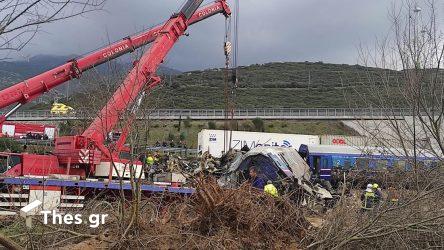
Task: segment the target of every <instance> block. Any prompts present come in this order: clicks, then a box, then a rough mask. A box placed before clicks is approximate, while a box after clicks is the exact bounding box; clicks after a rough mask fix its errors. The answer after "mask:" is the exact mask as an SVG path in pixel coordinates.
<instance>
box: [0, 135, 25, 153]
mask: <svg viewBox="0 0 444 250" xmlns="http://www.w3.org/2000/svg"><path fill="white" fill-rule="evenodd" d="M0 151H10V152H14V153H19V152H22V151H23V147H22V146H21V145H20V143H18V142H17V141H15V140H14V139H11V138H0Z"/></svg>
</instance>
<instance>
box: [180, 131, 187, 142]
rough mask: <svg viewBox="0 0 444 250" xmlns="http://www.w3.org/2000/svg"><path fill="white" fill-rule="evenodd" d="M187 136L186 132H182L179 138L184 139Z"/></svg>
mask: <svg viewBox="0 0 444 250" xmlns="http://www.w3.org/2000/svg"><path fill="white" fill-rule="evenodd" d="M186 138H187V134H186V133H185V132H182V133H180V135H179V140H181V141H183V140H185V139H186Z"/></svg>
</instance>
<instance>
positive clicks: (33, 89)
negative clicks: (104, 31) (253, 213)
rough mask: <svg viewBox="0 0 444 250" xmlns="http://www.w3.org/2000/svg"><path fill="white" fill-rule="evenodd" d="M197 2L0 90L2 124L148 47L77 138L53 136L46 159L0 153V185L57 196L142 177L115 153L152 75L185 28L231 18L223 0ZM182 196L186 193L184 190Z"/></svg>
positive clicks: (190, 1) (156, 80) (139, 166)
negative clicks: (116, 134)
mask: <svg viewBox="0 0 444 250" xmlns="http://www.w3.org/2000/svg"><path fill="white" fill-rule="evenodd" d="M202 2H203V0H188V1H187V2H186V3H185V5H183V7H182V8H181V10H180V11H179V12H178V13H175V14H173V15H172V16H171V17H170V19H169V20H167V21H166V22H165V23H164V24H162V25H160V26H157V27H154V28H153V29H151V30H148V31H145V32H142V33H140V34H138V35H135V36H131V37H127V38H125V39H123V40H122V41H119V42H117V43H115V44H112V45H110V46H107V47H105V48H103V49H100V50H98V51H96V52H93V53H91V54H89V55H86V56H85V57H82V58H79V59H76V60H71V61H69V62H67V63H66V64H64V65H62V66H59V67H56V68H54V69H51V70H49V71H47V72H44V73H42V74H40V75H38V76H35V77H32V78H30V79H28V80H25V81H23V82H20V83H18V84H15V85H13V86H11V87H8V88H6V89H4V90H2V91H0V108H4V107H6V106H9V105H12V104H15V106H14V107H13V108H12V109H11V110H10V111H9V112H7V113H5V114H4V115H3V116H2V117H0V122H3V121H5V120H6V119H7V118H8V117H9V116H10V115H11V114H12V113H14V112H15V111H16V110H17V109H19V108H20V107H21V106H22V105H23V104H25V103H28V102H29V101H31V100H33V99H35V98H36V97H38V96H39V95H41V94H43V93H45V92H47V91H49V90H51V89H52V88H54V87H56V86H58V85H60V84H62V83H64V82H67V81H69V80H71V79H73V78H79V77H81V74H82V72H84V71H86V70H88V69H90V68H93V67H95V66H97V65H99V64H102V63H104V62H106V61H108V60H111V59H114V58H117V57H119V56H121V55H123V54H125V53H129V52H132V51H134V50H135V49H136V48H139V47H141V46H143V45H146V44H149V43H152V45H151V47H150V48H149V49H148V50H147V51H146V52H144V53H143V55H142V56H141V58H140V59H139V60H138V61H137V62H135V63H134V67H133V68H132V69H131V71H130V72H129V73H128V75H127V77H126V78H125V79H124V81H123V83H122V84H121V85H120V86H119V87H118V89H117V90H116V91H115V93H114V94H113V96H112V97H111V98H110V100H109V101H108V102H107V104H106V105H105V106H104V107H103V108H102V110H101V111H100V112H99V114H98V115H97V116H96V118H95V119H94V120H93V122H92V123H91V124H90V125H89V127H88V128H87V129H86V130H85V131H84V132H83V133H82V134H80V135H72V136H61V137H56V138H55V146H54V150H53V152H52V154H49V155H40V154H27V153H22V154H16V153H8V152H3V153H0V164H1V165H0V171H1V172H2V173H1V174H2V177H1V178H0V182H2V183H3V184H5V185H9V186H18V185H21V186H24V185H26V186H28V187H30V189H31V190H32V189H33V188H32V187H36V186H40V187H38V188H35V189H37V190H42V188H41V186H44V188H43V189H44V190H45V189H48V188H49V187H48V186H50V188H52V189H55V191H57V192H60V188H61V187H78V188H80V187H84V188H98V189H101V188H104V187H106V188H112V187H113V185H112V179H113V178H114V177H116V176H119V177H124V178H125V177H129V175H130V172H131V173H134V174H135V175H140V176H143V173H142V172H143V171H142V163H141V162H139V161H136V162H130V161H129V160H127V159H121V158H120V157H119V152H120V151H121V150H122V147H123V145H124V143H125V140H126V137H127V134H128V130H129V128H130V126H131V122H132V119H134V114H135V113H136V112H137V109H138V107H139V106H140V104H141V101H142V99H143V98H144V96H145V95H146V93H147V91H149V90H151V89H152V88H155V87H156V86H157V85H159V83H160V78H159V77H158V76H156V70H157V69H158V67H159V65H160V64H161V63H162V62H163V60H164V58H165V56H166V55H167V54H168V52H169V51H170V50H171V49H172V48H173V46H174V45H175V43H176V42H177V41H178V39H179V38H180V37H181V36H182V35H184V34H185V31H186V30H187V28H188V26H189V25H192V24H195V23H197V22H199V21H202V20H204V19H206V18H208V17H211V16H213V15H216V14H218V13H222V14H223V15H225V17H229V16H230V14H231V11H230V9H229V7H228V5H227V4H226V1H225V0H217V1H216V2H214V3H212V4H210V5H208V6H205V7H202V8H201V9H198V8H199V6H200V5H201V4H202ZM123 117H125V123H126V125H125V126H124V130H123V132H122V135H121V136H120V138H119V139H118V141H117V142H115V143H113V144H112V145H108V144H107V142H106V138H107V135H108V134H109V133H110V132H111V131H112V130H113V129H114V128H115V127H116V125H117V124H118V122H119V121H120V120H121V119H122V118H123ZM130 170H131V171H130ZM50 176H59V178H62V179H64V180H50V179H48V178H49V177H50ZM67 177H78V178H77V179H75V180H76V182H73V181H72V180H73V178H67ZM87 178H96V179H99V178H102V179H106V178H108V181H109V182H108V183H107V184H104V183H103V182H100V183H99V182H97V181H95V182H88V181H87ZM120 187H121V186H120ZM142 190H148V191H155V190H157V191H159V190H163V189H162V187H153V186H146V187H142ZM178 190H179V191H180V190H181V189H178ZM176 191H177V190H176ZM182 191H183V192H189V190H188V191H187V190H182Z"/></svg>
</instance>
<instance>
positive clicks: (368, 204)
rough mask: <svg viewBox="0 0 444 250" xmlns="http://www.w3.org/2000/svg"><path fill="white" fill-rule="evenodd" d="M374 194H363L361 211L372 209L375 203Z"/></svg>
mask: <svg viewBox="0 0 444 250" xmlns="http://www.w3.org/2000/svg"><path fill="white" fill-rule="evenodd" d="M375 198H376V196H375V193H374V192H365V194H364V200H363V203H362V208H363V209H368V210H370V209H373V205H374V203H375Z"/></svg>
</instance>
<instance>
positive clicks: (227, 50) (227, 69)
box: [224, 17, 232, 153]
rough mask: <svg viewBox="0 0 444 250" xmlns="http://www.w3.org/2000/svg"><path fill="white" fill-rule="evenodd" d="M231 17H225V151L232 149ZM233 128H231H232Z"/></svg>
mask: <svg viewBox="0 0 444 250" xmlns="http://www.w3.org/2000/svg"><path fill="white" fill-rule="evenodd" d="M231 52H232V45H231V17H226V18H225V37H224V55H225V70H224V103H225V109H224V153H226V152H228V150H229V149H230V143H229V141H231V140H230V138H229V135H228V131H227V130H228V117H229V115H228V114H229V112H230V104H229V103H230V100H229V99H230V98H229V87H228V86H229V83H228V81H229V73H230V65H231V60H230V59H231ZM230 130H231V128H230Z"/></svg>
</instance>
